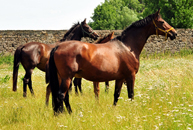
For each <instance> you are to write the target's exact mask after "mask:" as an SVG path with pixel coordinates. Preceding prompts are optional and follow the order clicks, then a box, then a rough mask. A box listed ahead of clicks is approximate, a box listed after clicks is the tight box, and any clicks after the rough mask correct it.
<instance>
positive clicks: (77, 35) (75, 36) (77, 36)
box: [66, 25, 83, 41]
mask: <svg viewBox="0 0 193 130" xmlns="http://www.w3.org/2000/svg"><path fill="white" fill-rule="evenodd" d="M78 26H79V27H77V28H76V29H74V30H73V31H72V32H71V33H70V34H69V36H68V37H67V38H66V40H77V41H80V40H81V38H82V37H83V34H82V30H81V27H80V25H78Z"/></svg>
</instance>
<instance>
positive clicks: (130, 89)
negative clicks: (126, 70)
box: [126, 74, 135, 101]
mask: <svg viewBox="0 0 193 130" xmlns="http://www.w3.org/2000/svg"><path fill="white" fill-rule="evenodd" d="M126 83H127V92H128V98H131V101H132V100H133V99H134V83H135V74H133V75H132V76H131V77H130V78H128V79H126Z"/></svg>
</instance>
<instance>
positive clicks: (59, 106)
mask: <svg viewBox="0 0 193 130" xmlns="http://www.w3.org/2000/svg"><path fill="white" fill-rule="evenodd" d="M57 48H58V46H56V47H55V48H53V49H52V51H51V53H50V59H49V81H50V86H51V91H52V105H53V109H54V112H59V111H60V112H62V111H63V101H60V100H59V99H58V93H59V82H58V74H57V68H56V65H55V61H54V53H55V51H56V50H57Z"/></svg>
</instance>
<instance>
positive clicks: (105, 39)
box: [70, 32, 114, 95]
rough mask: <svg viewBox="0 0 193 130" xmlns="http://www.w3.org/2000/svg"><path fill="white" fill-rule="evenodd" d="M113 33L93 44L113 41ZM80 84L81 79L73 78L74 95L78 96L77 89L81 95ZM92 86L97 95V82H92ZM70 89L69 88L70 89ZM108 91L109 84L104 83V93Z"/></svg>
mask: <svg viewBox="0 0 193 130" xmlns="http://www.w3.org/2000/svg"><path fill="white" fill-rule="evenodd" d="M113 35H114V32H112V33H110V34H109V35H107V36H105V37H103V38H101V39H99V40H98V41H97V42H96V43H95V44H102V43H106V42H108V41H110V40H111V39H113V38H114V37H113ZM81 82H82V78H76V77H75V78H74V80H73V83H74V87H75V93H76V94H78V89H79V91H80V92H81V93H82V87H81ZM93 85H94V88H95V89H94V92H95V93H97V95H98V94H99V82H93ZM70 89H71V87H70ZM108 89H109V82H108V81H106V82H105V92H108Z"/></svg>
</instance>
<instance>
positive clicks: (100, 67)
mask: <svg viewBox="0 0 193 130" xmlns="http://www.w3.org/2000/svg"><path fill="white" fill-rule="evenodd" d="M154 34H156V35H163V36H165V37H166V39H167V38H168V37H169V38H170V39H171V40H174V39H175V38H176V36H177V32H176V30H175V29H174V28H173V27H171V26H170V25H169V24H168V23H167V22H166V21H165V20H164V19H163V18H162V17H161V15H160V9H159V10H158V11H156V12H155V13H154V14H151V15H149V16H147V17H146V18H144V19H142V20H139V21H137V22H134V23H132V24H131V25H130V26H129V27H127V28H126V29H125V30H124V31H123V32H122V34H121V35H120V36H118V37H116V38H114V39H112V40H111V41H109V42H107V43H104V44H90V43H86V42H79V41H66V42H62V43H61V44H59V45H57V46H56V47H55V48H53V49H52V51H51V53H50V59H49V73H50V85H51V91H52V103H53V110H54V114H57V113H60V112H63V101H64V103H65V105H66V108H67V110H68V113H71V112H72V110H71V106H70V103H69V94H68V89H69V86H70V83H71V80H72V78H73V77H78V78H85V79H86V80H90V81H94V82H104V81H110V80H115V91H114V102H113V105H114V106H116V104H117V102H118V98H119V96H120V93H121V88H122V84H123V82H126V85H127V92H128V98H129V99H131V100H132V99H134V83H135V75H136V74H137V72H138V69H139V57H140V54H141V51H142V49H143V47H144V45H145V43H146V41H147V39H148V38H149V36H151V35H154ZM58 76H59V77H60V78H61V79H62V83H61V85H60V86H59V83H58Z"/></svg>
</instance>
